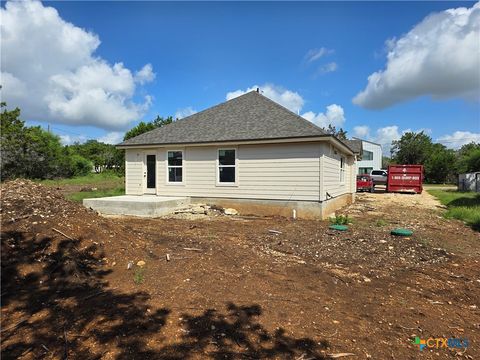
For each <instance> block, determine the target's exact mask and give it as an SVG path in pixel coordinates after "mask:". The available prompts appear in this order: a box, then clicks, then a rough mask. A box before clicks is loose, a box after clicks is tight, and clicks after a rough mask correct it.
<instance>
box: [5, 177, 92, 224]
mask: <svg viewBox="0 0 480 360" xmlns="http://www.w3.org/2000/svg"><path fill="white" fill-rule="evenodd" d="M1 197H2V206H1V214H2V219H3V221H7V222H18V221H21V220H25V219H28V220H29V222H30V223H33V222H37V223H38V222H42V223H44V224H46V223H48V222H50V221H52V220H54V219H56V220H59V219H67V220H68V219H72V218H76V219H79V218H81V217H82V216H83V215H85V214H87V213H89V211H88V210H87V209H85V208H84V207H83V206H81V205H79V204H76V203H74V202H71V201H68V200H66V199H65V197H64V196H63V195H62V194H61V193H60V192H59V191H58V190H57V189H55V188H52V187H47V186H43V185H41V184H38V183H35V182H33V181H30V180H23V179H17V180H13V181H8V182H6V183H5V184H3V186H2V189H1Z"/></svg>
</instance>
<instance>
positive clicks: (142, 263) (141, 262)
mask: <svg viewBox="0 0 480 360" xmlns="http://www.w3.org/2000/svg"><path fill="white" fill-rule="evenodd" d="M145 264H146V263H145V261H143V260H140V261H139V262H137V266H140V267H144V266H145Z"/></svg>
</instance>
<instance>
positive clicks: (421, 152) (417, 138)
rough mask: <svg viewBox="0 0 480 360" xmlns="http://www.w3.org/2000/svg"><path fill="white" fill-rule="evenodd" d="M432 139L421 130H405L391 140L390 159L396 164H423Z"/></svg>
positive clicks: (429, 152) (428, 152) (431, 144)
mask: <svg viewBox="0 0 480 360" xmlns="http://www.w3.org/2000/svg"><path fill="white" fill-rule="evenodd" d="M432 146H433V143H432V139H431V138H430V136H428V135H426V134H425V133H424V132H423V131H421V132H419V133H415V132H407V133H405V134H403V135H402V137H401V138H400V140H395V141H392V148H391V152H392V160H393V161H395V162H396V163H398V164H407V165H408V164H422V165H423V164H425V161H426V160H427V158H428V157H429V156H430V154H431V151H432Z"/></svg>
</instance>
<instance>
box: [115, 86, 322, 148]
mask: <svg viewBox="0 0 480 360" xmlns="http://www.w3.org/2000/svg"><path fill="white" fill-rule="evenodd" d="M325 135H328V134H326V132H325V131H323V130H322V129H321V128H319V127H318V126H316V125H314V124H312V123H311V122H309V121H308V120H306V119H304V118H303V117H301V116H299V115H297V114H295V113H293V112H292V111H290V110H288V109H286V108H285V107H283V106H281V105H279V104H277V103H276V102H274V101H272V100H270V99H268V98H267V97H265V96H263V95H261V94H259V93H257V92H256V91H251V92H248V93H246V94H244V95H241V96H239V97H236V98H234V99H232V100H229V101H226V102H224V103H221V104H219V105H216V106H213V107H211V108H208V109H206V110H203V111H201V112H198V113H196V114H193V115H191V116H188V117H186V118H184V119H181V120H177V121H174V122H173V123H171V124H168V125H165V126H162V127H160V128H157V129H154V130H152V131H149V132H146V133H144V134H140V135H138V136H136V137H134V138H131V139H128V140H126V141H124V142H122V143H120V144H119V145H122V146H123V145H162V144H194V143H208V142H223V141H248V140H270V139H287V138H299V137H313V136H325Z"/></svg>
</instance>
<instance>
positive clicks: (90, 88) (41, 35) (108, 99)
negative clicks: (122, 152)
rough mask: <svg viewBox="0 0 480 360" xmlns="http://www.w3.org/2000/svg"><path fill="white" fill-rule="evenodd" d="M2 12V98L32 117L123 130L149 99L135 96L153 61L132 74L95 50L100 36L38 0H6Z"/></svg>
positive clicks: (149, 77) (151, 75)
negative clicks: (70, 21)
mask: <svg viewBox="0 0 480 360" xmlns="http://www.w3.org/2000/svg"><path fill="white" fill-rule="evenodd" d="M0 12H1V13H0V15H1V17H2V24H1V32H2V52H1V63H2V68H1V77H2V80H1V81H2V85H3V88H2V100H4V101H6V102H7V104H8V105H9V106H10V107H15V106H18V107H20V108H21V109H22V114H23V117H24V118H26V119H30V120H43V121H50V122H60V123H64V124H76V125H93V126H97V127H100V128H105V129H123V128H125V127H126V126H128V124H129V123H130V122H131V121H133V120H136V119H138V118H140V117H141V116H142V115H143V113H144V112H145V111H146V109H147V108H148V106H149V105H150V103H151V97H149V96H147V97H145V100H144V102H143V103H138V102H134V101H133V97H134V95H135V91H136V87H137V85H138V84H144V83H146V82H148V81H152V80H153V78H154V76H155V75H154V73H153V70H152V66H151V65H150V64H147V65H145V66H144V67H143V68H142V69H141V70H139V71H138V72H136V73H135V75H133V74H132V71H131V70H129V69H127V68H125V67H124V65H123V64H122V63H115V64H114V65H110V64H109V63H107V62H106V61H105V60H103V59H102V58H100V57H98V56H97V55H95V51H96V49H97V48H98V46H99V45H100V40H99V38H98V36H97V35H95V34H93V33H91V32H88V31H86V30H84V29H81V28H79V27H76V26H75V25H73V24H71V23H68V22H66V21H64V20H63V19H62V18H61V17H60V16H59V14H58V12H57V10H55V9H54V8H52V7H47V6H44V5H43V4H42V3H41V2H38V1H21V2H20V1H19V2H8V3H6V4H5V8H2V9H1V10H0Z"/></svg>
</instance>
